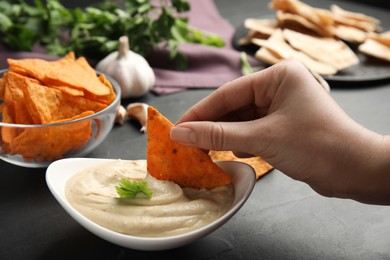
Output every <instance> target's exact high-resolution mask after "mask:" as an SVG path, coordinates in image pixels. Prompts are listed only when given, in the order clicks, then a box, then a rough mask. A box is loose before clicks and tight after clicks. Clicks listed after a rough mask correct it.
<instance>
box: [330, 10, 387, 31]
mask: <svg viewBox="0 0 390 260" xmlns="http://www.w3.org/2000/svg"><path fill="white" fill-rule="evenodd" d="M330 9H331V12H332V14H333V19H334V20H335V21H336V22H338V23H341V24H345V25H349V26H353V27H356V28H358V29H361V30H364V31H366V32H374V31H376V30H378V29H379V25H380V21H379V20H378V19H376V18H374V17H371V16H368V15H365V14H362V13H357V12H350V11H347V10H344V9H342V8H341V7H339V6H338V5H335V4H333V5H331V7H330Z"/></svg>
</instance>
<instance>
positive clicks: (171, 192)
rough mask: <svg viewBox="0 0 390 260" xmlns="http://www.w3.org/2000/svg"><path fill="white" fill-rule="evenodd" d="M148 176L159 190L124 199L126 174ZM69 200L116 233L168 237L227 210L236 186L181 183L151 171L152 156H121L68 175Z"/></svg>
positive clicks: (203, 222)
mask: <svg viewBox="0 0 390 260" xmlns="http://www.w3.org/2000/svg"><path fill="white" fill-rule="evenodd" d="M122 178H127V179H130V180H144V181H146V182H147V184H148V187H149V189H150V190H151V191H152V192H153V195H152V198H151V199H148V198H146V196H145V195H144V194H142V193H138V194H137V196H136V197H135V198H133V199H122V198H119V195H118V194H117V192H116V189H115V186H117V185H118V183H119V182H120V179H122ZM65 195H66V197H67V199H68V201H69V203H70V204H71V205H72V206H73V207H74V208H75V209H76V210H78V211H79V212H80V213H81V214H83V215H84V216H85V217H87V218H89V219H90V220H92V221H93V222H95V223H97V224H99V225H101V226H103V227H106V228H108V229H111V230H113V231H116V232H120V233H124V234H128V235H133V236H142V237H167V236H174V235H178V234H183V233H187V232H190V231H192V230H195V229H198V228H200V227H202V226H205V225H207V224H209V223H210V222H212V221H214V220H215V219H217V218H219V217H220V216H221V215H223V214H224V213H225V212H227V211H228V210H229V209H230V207H231V205H232V203H233V186H232V185H228V186H223V187H219V188H216V189H213V190H205V189H202V190H197V189H190V188H183V189H182V188H181V187H180V186H179V185H177V184H176V183H174V182H171V181H161V180H157V179H155V178H154V177H153V176H151V175H149V174H148V173H147V172H146V160H134V161H130V160H129V161H128V160H117V161H112V162H108V163H104V164H103V165H98V166H95V167H91V168H88V169H85V170H84V171H82V172H80V173H77V174H75V175H74V176H73V177H72V178H71V179H69V180H68V182H67V183H66V187H65Z"/></svg>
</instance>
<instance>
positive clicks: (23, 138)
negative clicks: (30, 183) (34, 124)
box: [9, 111, 93, 162]
mask: <svg viewBox="0 0 390 260" xmlns="http://www.w3.org/2000/svg"><path fill="white" fill-rule="evenodd" d="M91 114H93V112H92V111H86V112H83V113H81V114H80V115H77V116H75V117H73V118H67V119H65V120H61V121H57V122H53V123H59V122H65V121H71V120H74V119H78V118H83V117H86V116H88V115H91ZM91 131H92V130H91V120H85V121H80V122H77V123H72V124H65V125H58V126H50V127H47V128H27V129H25V131H24V132H23V133H22V134H20V135H18V136H17V137H15V138H14V139H13V140H12V142H10V143H9V147H10V151H12V153H14V154H20V155H22V156H23V157H24V158H25V159H27V160H35V161H37V162H41V161H45V160H48V161H51V160H56V159H60V158H62V157H63V156H64V154H66V153H68V152H71V151H72V150H75V149H79V148H81V147H83V146H84V145H85V144H86V143H87V142H88V140H89V138H90V136H91ZM31 144H39V145H31Z"/></svg>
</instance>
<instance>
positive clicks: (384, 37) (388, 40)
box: [369, 31, 390, 47]
mask: <svg viewBox="0 0 390 260" xmlns="http://www.w3.org/2000/svg"><path fill="white" fill-rule="evenodd" d="M369 38H370V39H373V40H375V41H377V42H379V43H381V44H383V45H386V46H389V47H390V31H386V32H384V33H381V34H377V33H371V34H370V35H369Z"/></svg>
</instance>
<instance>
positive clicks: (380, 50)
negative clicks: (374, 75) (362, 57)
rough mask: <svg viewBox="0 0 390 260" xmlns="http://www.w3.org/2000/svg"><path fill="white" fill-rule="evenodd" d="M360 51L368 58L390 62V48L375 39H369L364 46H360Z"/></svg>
mask: <svg viewBox="0 0 390 260" xmlns="http://www.w3.org/2000/svg"><path fill="white" fill-rule="evenodd" d="M358 50H359V51H360V52H362V53H364V54H366V55H368V56H372V57H375V58H378V59H381V60H386V61H390V47H389V46H386V45H384V44H382V43H380V42H377V41H375V40H373V39H370V38H369V39H367V40H366V41H365V42H364V43H363V44H360V45H359V47H358Z"/></svg>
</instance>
